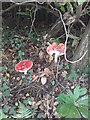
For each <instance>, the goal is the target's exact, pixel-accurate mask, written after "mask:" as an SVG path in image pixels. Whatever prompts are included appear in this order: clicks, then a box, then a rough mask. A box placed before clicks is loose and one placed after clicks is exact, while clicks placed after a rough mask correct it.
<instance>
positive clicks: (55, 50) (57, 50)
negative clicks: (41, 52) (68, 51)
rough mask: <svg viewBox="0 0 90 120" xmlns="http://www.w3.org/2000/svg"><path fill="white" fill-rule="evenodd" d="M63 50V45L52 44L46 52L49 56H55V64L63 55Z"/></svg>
mask: <svg viewBox="0 0 90 120" xmlns="http://www.w3.org/2000/svg"><path fill="white" fill-rule="evenodd" d="M64 49H65V45H64V44H63V43H60V44H59V45H57V44H56V43H55V42H53V43H52V44H51V45H49V46H48V47H47V50H46V51H47V53H48V54H49V55H51V56H52V55H53V54H55V62H57V58H58V57H59V56H61V55H64Z"/></svg>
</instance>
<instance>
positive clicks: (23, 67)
mask: <svg viewBox="0 0 90 120" xmlns="http://www.w3.org/2000/svg"><path fill="white" fill-rule="evenodd" d="M32 66H33V62H32V61H30V60H22V61H20V62H19V63H17V64H16V66H15V70H16V71H19V72H24V74H27V71H28V70H29V69H30V68H31V67H32Z"/></svg>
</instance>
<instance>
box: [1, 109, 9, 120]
mask: <svg viewBox="0 0 90 120" xmlns="http://www.w3.org/2000/svg"><path fill="white" fill-rule="evenodd" d="M3 118H4V119H5V118H7V115H5V114H4V113H3V111H2V109H0V120H2V119H3Z"/></svg>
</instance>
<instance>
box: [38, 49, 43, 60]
mask: <svg viewBox="0 0 90 120" xmlns="http://www.w3.org/2000/svg"><path fill="white" fill-rule="evenodd" d="M43 57H44V52H42V51H40V52H39V59H43Z"/></svg>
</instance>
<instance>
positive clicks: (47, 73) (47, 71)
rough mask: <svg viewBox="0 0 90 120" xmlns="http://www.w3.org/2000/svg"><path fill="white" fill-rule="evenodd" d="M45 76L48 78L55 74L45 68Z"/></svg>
mask: <svg viewBox="0 0 90 120" xmlns="http://www.w3.org/2000/svg"><path fill="white" fill-rule="evenodd" d="M44 74H45V75H46V76H47V77H48V76H50V75H52V74H53V73H52V71H51V70H50V69H49V68H45V69H44Z"/></svg>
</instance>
